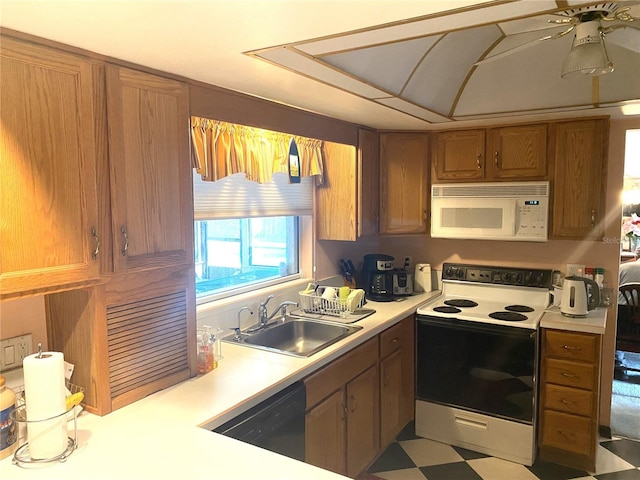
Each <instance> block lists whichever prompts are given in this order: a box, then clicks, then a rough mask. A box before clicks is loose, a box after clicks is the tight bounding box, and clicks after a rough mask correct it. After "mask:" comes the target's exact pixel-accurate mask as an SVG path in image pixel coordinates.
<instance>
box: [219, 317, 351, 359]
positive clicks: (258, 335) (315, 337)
mask: <svg viewBox="0 0 640 480" xmlns="http://www.w3.org/2000/svg"><path fill="white" fill-rule="evenodd" d="M361 329H362V327H360V326H357V325H342V324H334V323H329V322H321V321H317V320H310V319H307V318H297V317H290V316H287V317H286V319H285V321H284V322H281V321H280V322H277V323H274V324H273V325H269V326H267V327H265V328H264V329H262V330H258V331H257V332H255V333H251V334H244V333H243V334H242V335H241V339H240V340H234V339H233V337H227V338H225V339H224V340H225V341H226V342H231V343H237V344H240V345H246V346H248V347H254V348H259V349H263V350H269V351H272V352H276V353H283V354H285V355H293V356H296V357H309V356H311V355H313V354H314V353H317V352H319V351H320V350H322V349H324V348H326V347H328V346H329V345H332V344H334V343H336V342H338V341H340V340H342V339H343V338H346V337H348V336H349V335H351V334H353V333H355V332H357V331H358V330H361Z"/></svg>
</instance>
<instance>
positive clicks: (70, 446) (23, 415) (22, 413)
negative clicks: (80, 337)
mask: <svg viewBox="0 0 640 480" xmlns="http://www.w3.org/2000/svg"><path fill="white" fill-rule="evenodd" d="M38 348H39V350H41V349H42V347H41V345H40V344H38ZM66 387H67V388H68V389H69V391H70V392H71V393H72V394H74V393H78V392H84V388H82V387H79V386H77V385H74V384H73V383H71V382H67V383H66ZM16 397H17V399H18V403H21V405H19V406H18V407H16V409H15V410H14V411H13V412H11V420H12V421H13V422H14V423H15V424H16V425H17V429H18V440H17V441H16V444H17V445H19V446H18V448H17V449H16V451H15V452H14V454H13V459H12V463H13V464H14V465H26V464H41V463H50V462H61V463H63V462H66V460H67V458H69V455H71V454H72V453H73V451H74V450H75V449H76V448H78V410H79V408H78V405H74V406H72V407H71V408H70V409H69V410H67V411H66V412H63V413H61V414H60V415H56V416H53V417H51V418H45V419H42V420H27V406H26V404H25V403H24V391H23V390H20V391H17V392H16ZM65 415H66V416H73V428H72V432H69V433H71V436H68V437H67V448H66V449H65V450H64V451H63V452H62V453H60V454H59V455H56V456H55V457H51V458H32V457H31V455H30V454H29V442H28V439H27V433H26V432H27V425H28V424H29V423H37V422H48V421H51V420H54V419H56V418H58V417H62V416H65ZM68 420H69V418H67V421H68ZM21 440H22V443H20V441H21Z"/></svg>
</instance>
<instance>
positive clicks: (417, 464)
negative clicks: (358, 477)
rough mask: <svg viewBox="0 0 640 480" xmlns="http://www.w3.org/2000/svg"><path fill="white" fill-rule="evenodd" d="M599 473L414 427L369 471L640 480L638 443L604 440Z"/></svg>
mask: <svg viewBox="0 0 640 480" xmlns="http://www.w3.org/2000/svg"><path fill="white" fill-rule="evenodd" d="M596 466H597V471H595V472H585V471H582V470H576V469H573V468H567V467H562V466H560V465H556V464H552V463H547V462H542V461H539V460H537V461H536V462H535V463H534V464H533V465H532V466H531V467H528V466H525V465H520V464H518V463H513V462H510V461H507V460H502V459H500V458H495V457H490V456H487V455H484V454H482V453H477V452H472V451H470V450H466V449H464V448H459V447H453V446H450V445H446V444H443V443H439V442H435V441H433V440H427V439H425V438H420V437H417V436H415V433H414V425H413V423H410V424H409V425H407V427H406V428H405V429H404V430H403V431H402V432H401V433H400V435H398V437H397V438H396V441H395V442H393V443H392V444H391V445H389V447H388V448H387V449H386V450H385V451H384V452H383V453H382V454H381V455H380V457H378V459H377V460H376V461H375V462H374V463H373V464H372V465H371V466H370V467H369V469H368V470H367V473H368V474H370V475H371V477H367V478H376V477H378V478H381V479H385V480H425V479H426V480H570V479H572V480H594V479H595V480H640V442H636V441H633V440H627V439H612V440H603V441H601V442H600V445H599V447H598V457H597V461H596Z"/></svg>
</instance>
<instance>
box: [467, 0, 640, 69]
mask: <svg viewBox="0 0 640 480" xmlns="http://www.w3.org/2000/svg"><path fill="white" fill-rule="evenodd" d="M629 10H630V8H629V7H625V8H619V6H618V4H617V3H615V2H606V3H599V4H596V5H589V6H586V7H580V8H574V9H571V10H565V11H563V12H559V13H556V14H554V15H556V16H559V17H563V18H560V19H554V20H548V22H549V23H552V24H554V25H553V26H551V27H547V28H557V27H558V26H559V25H567V26H568V28H567V29H566V30H563V31H561V32H559V33H555V34H553V35H547V36H545V37H541V38H538V39H536V40H533V41H530V42H526V43H524V44H522V45H518V46H516V47H513V48H510V49H507V50H505V51H503V52H500V53H498V54H496V55H492V56H490V57H486V58H484V59H482V60H480V61H478V62H476V63H475V65H483V64H485V63H489V62H492V61H494V60H498V59H500V58H503V57H506V56H508V55H511V54H514V53H517V52H519V51H521V50H524V49H527V48H529V47H533V46H534V45H538V44H540V43H541V42H545V41H547V40H556V39H558V38H561V37H564V36H565V35H568V34H569V33H571V32H573V31H575V37H574V39H573V43H572V44H571V49H570V50H569V53H568V54H567V56H566V57H565V59H564V62H563V65H562V72H561V76H562V77H563V78H568V77H573V76H579V75H587V76H598V75H604V74H606V73H610V72H612V71H613V63H612V62H611V60H609V56H608V54H607V50H606V48H605V44H604V38H605V35H606V34H608V33H610V32H612V31H614V30H617V29H619V28H627V27H631V28H636V29H638V30H640V18H639V17H634V16H632V15H631V14H630V13H629ZM636 21H638V22H639V24H638V25H631V23H632V22H636ZM612 22H616V23H612Z"/></svg>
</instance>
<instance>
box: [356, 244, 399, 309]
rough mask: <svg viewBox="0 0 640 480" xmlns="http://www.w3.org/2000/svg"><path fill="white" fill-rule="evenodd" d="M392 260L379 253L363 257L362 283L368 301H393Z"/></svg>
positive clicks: (388, 256)
mask: <svg viewBox="0 0 640 480" xmlns="http://www.w3.org/2000/svg"><path fill="white" fill-rule="evenodd" d="M393 260H394V258H393V257H392V256H390V255H383V254H380V253H370V254H368V255H365V256H364V263H363V265H362V282H363V283H364V290H365V292H366V294H367V298H368V299H369V300H373V301H374V302H390V301H392V300H393V299H394V295H393Z"/></svg>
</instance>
